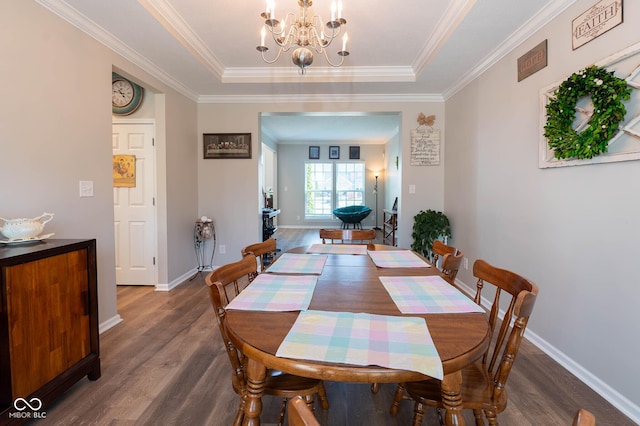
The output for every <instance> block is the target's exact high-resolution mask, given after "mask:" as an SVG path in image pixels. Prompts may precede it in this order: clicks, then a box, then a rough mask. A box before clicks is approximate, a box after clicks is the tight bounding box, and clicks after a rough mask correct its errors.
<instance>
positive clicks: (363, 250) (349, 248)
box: [307, 244, 367, 254]
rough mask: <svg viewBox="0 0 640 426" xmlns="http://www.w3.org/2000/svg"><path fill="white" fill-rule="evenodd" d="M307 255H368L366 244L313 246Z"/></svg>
mask: <svg viewBox="0 0 640 426" xmlns="http://www.w3.org/2000/svg"><path fill="white" fill-rule="evenodd" d="M307 253H326V254H367V246H366V245H364V244H313V245H312V246H311V247H310V248H309V250H307Z"/></svg>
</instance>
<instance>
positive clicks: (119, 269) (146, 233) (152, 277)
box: [112, 119, 157, 285]
mask: <svg viewBox="0 0 640 426" xmlns="http://www.w3.org/2000/svg"><path fill="white" fill-rule="evenodd" d="M154 138H155V121H154V120H151V119H117V120H114V121H113V123H112V148H113V154H114V155H133V156H135V162H134V164H135V179H134V183H133V185H134V186H133V187H114V188H113V209H114V210H113V211H114V235H115V251H116V253H115V260H116V284H117V285H155V284H156V282H157V271H156V251H157V250H156V235H157V226H156V208H155V204H156V203H155V199H156V196H155V194H156V180H155V176H156V155H155V146H154ZM114 175H115V164H114Z"/></svg>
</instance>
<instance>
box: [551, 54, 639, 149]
mask: <svg viewBox="0 0 640 426" xmlns="http://www.w3.org/2000/svg"><path fill="white" fill-rule="evenodd" d="M554 95H555V98H554V99H551V101H549V103H548V104H547V124H546V125H545V126H544V136H545V137H546V138H547V140H548V143H549V148H551V149H552V150H553V154H554V156H555V157H556V158H558V159H568V158H578V159H583V158H593V157H595V156H596V155H599V154H600V153H604V152H607V146H608V144H609V141H610V140H611V138H612V137H613V136H614V135H615V134H616V133H617V132H618V129H619V124H620V122H621V121H622V120H623V119H624V116H625V114H626V113H627V110H626V108H625V107H624V104H623V103H622V101H625V100H628V99H629V98H630V96H631V89H629V88H627V82H626V81H625V80H624V79H622V78H618V77H615V76H614V75H613V72H609V71H607V70H606V69H605V68H602V67H597V66H595V65H592V66H590V67H587V68H585V69H583V70H581V71H578V72H576V73H573V74H571V76H570V77H569V78H568V79H567V80H565V81H564V82H563V83H562V84H561V85H560V87H558V89H557V90H556V91H555V93H554ZM584 96H589V97H590V98H591V101H592V102H593V114H592V115H591V117H590V118H589V127H587V128H586V129H584V130H583V131H582V132H580V133H578V132H576V130H574V129H573V127H572V125H573V121H574V119H575V114H576V103H577V102H578V99H580V98H582V97H584Z"/></svg>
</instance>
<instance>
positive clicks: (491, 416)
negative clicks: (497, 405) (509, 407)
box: [484, 411, 498, 426]
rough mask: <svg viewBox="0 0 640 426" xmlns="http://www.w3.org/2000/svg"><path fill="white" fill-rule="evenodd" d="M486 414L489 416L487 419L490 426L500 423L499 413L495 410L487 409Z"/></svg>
mask: <svg viewBox="0 0 640 426" xmlns="http://www.w3.org/2000/svg"><path fill="white" fill-rule="evenodd" d="M484 414H485V415H486V416H487V420H489V425H490V426H497V425H498V415H497V414H496V413H495V412H493V411H485V412H484Z"/></svg>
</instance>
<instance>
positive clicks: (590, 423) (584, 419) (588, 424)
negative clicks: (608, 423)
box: [572, 408, 596, 426]
mask: <svg viewBox="0 0 640 426" xmlns="http://www.w3.org/2000/svg"><path fill="white" fill-rule="evenodd" d="M572 426H596V418H595V417H594V415H593V414H591V413H590V412H589V411H587V410H585V409H584V408H581V409H579V410H578V411H577V412H576V415H575V417H574V418H573V423H572Z"/></svg>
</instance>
